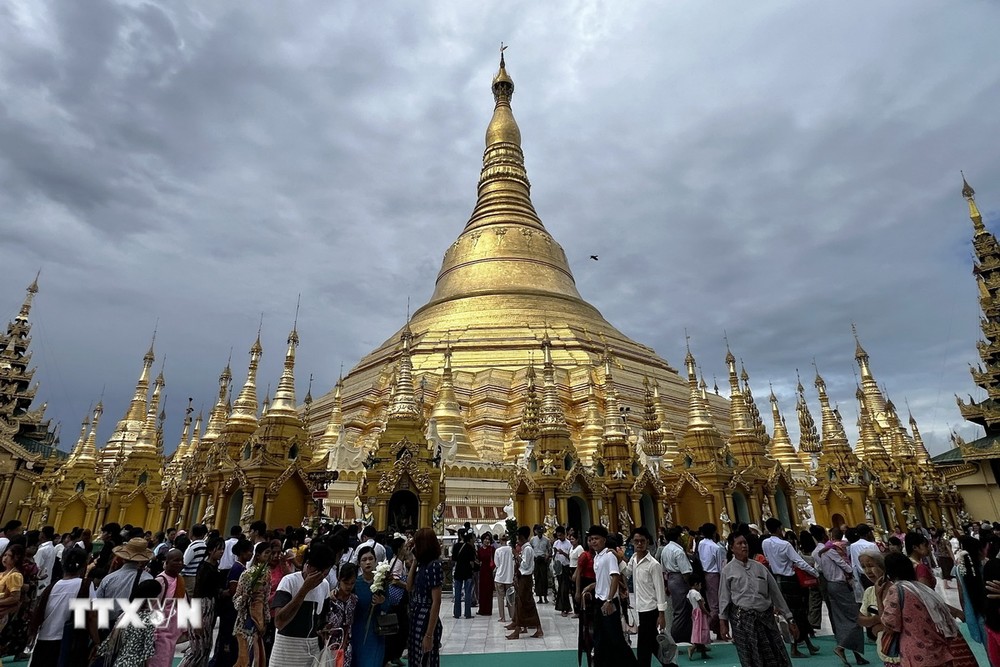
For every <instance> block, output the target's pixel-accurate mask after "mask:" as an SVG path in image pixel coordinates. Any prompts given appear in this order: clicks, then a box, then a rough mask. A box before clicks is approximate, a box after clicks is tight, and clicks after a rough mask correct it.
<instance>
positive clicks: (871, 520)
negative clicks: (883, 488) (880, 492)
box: [865, 500, 875, 526]
mask: <svg viewBox="0 0 1000 667" xmlns="http://www.w3.org/2000/svg"><path fill="white" fill-rule="evenodd" d="M865 521H867V522H868V525H869V526H874V525H875V510H874V509H873V508H872V501H870V500H866V501H865Z"/></svg>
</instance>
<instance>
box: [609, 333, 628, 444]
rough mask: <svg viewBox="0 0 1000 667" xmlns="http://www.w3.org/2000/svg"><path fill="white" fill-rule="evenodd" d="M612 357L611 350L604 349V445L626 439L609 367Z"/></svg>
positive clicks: (612, 361)
mask: <svg viewBox="0 0 1000 667" xmlns="http://www.w3.org/2000/svg"><path fill="white" fill-rule="evenodd" d="M613 365H614V358H613V357H612V356H611V351H610V350H608V349H605V350H604V446H605V448H606V447H607V446H608V445H609V444H613V445H614V444H624V443H625V440H626V433H625V424H624V423H623V419H622V413H621V411H619V410H618V391H617V390H616V389H615V381H614V377H613V375H612V369H611V367H612V366H613Z"/></svg>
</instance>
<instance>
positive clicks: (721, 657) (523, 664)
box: [3, 625, 989, 667]
mask: <svg viewBox="0 0 1000 667" xmlns="http://www.w3.org/2000/svg"><path fill="white" fill-rule="evenodd" d="M960 627H961V628H962V633H963V634H965V635H966V639H968V633H966V631H965V626H964V625H961V626H960ZM816 645H817V646H819V647H820V649H821V652H820V653H819V655H814V656H811V657H809V658H802V659H800V660H793V661H792V664H793V665H795V666H796V667H798V666H799V665H801V666H802V667H841V662H840V660H838V659H837V656H835V655H834V654H833V649H834V647H835V646H836V644H835V642H834V639H833V637H820V638H818V639H816ZM969 645H970V646H971V647H972V652H973V653H974V654H975V655H976V659H977V660H978V661H979V664H980V665H984V666H985V665H989V661H988V660H987V658H986V649H985V648H983V646H982V645H980V644H976V643H975V642H972V641H970V642H969ZM512 655H514V654H512V653H477V654H474V655H466V654H458V655H442V656H441V665H442V667H465V666H468V667H475V666H477V665H501V664H510V661H511V659H512ZM516 655H517V657H516V658H513V659H514V660H516V661H517V667H555V666H557V665H564V666H565V667H570V666H571V665H576V664H577V662H576V661H577V657H576V651H529V652H525V653H517V654H516ZM865 657H867V658H868V660H870V661H871V662H872V667H877V666H878V665H879V664H880V663H879V660H878V658H877V657H876V656H875V648H874V646H872V644H871V643H869V644H868V646H867V648H866V650H865ZM180 661H181V660H180V658H176V659H175V660H174V665H175V667H176V665H178V664H180ZM27 664H28V663H27V662H14V661H11V660H9V659H7V660H4V662H3V667H26V666H27ZM584 664H586V663H584ZM677 664H678V665H679V667H685V665H699V666H701V665H711V666H713V667H739V664H740V661H739V659H738V658H737V657H736V648H735V647H733V645H732V644H715V645H713V646H712V653H711V657H710V658H709V659H708V660H701V659H700V658H698V657H697V656H696V657H695V659H694V660H688V657H687V647H685V646H681V647H679V653H678V658H677ZM852 664H853V660H852ZM46 667H49V666H46ZM652 667H659V663H657V662H656V660H655V659H654V660H653V665H652Z"/></svg>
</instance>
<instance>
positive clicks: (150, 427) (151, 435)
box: [129, 371, 166, 455]
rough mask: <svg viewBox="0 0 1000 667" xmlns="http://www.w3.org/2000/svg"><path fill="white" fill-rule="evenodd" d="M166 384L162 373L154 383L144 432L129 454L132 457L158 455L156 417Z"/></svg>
mask: <svg viewBox="0 0 1000 667" xmlns="http://www.w3.org/2000/svg"><path fill="white" fill-rule="evenodd" d="M165 384H166V383H165V382H164V381H163V372H162V371H161V372H160V374H159V375H157V376H156V380H154V381H153V395H152V396H151V397H150V399H149V408H148V409H147V410H146V420H145V422H144V423H143V426H142V430H141V431H140V432H139V439H138V440H136V441H135V446H134V447H133V448H132V451H131V452H130V453H129V454H130V455H135V454H154V455H155V454H156V444H157V431H156V416H157V413H158V412H159V409H160V395H161V394H162V392H163V387H164V386H165Z"/></svg>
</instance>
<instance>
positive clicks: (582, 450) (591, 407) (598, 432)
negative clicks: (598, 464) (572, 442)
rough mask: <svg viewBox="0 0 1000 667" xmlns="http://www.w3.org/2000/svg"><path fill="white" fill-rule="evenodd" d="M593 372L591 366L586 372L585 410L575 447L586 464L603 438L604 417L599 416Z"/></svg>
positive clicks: (598, 448)
mask: <svg viewBox="0 0 1000 667" xmlns="http://www.w3.org/2000/svg"><path fill="white" fill-rule="evenodd" d="M594 372H595V369H594V367H593V366H591V367H590V369H589V371H588V373H587V410H586V413H585V414H584V418H583V429H582V430H581V432H580V441H579V444H578V445H577V448H576V449H577V453H578V454H579V455H580V459H581V460H582V461H583V462H584V463H587V464H589V463H590V462H591V461H593V458H594V455H595V454H596V453H597V452H598V451H600V447H601V442H602V441H603V440H604V418H603V417H602V416H601V406H600V403H599V401H598V398H597V391H596V387H595V385H594Z"/></svg>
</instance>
